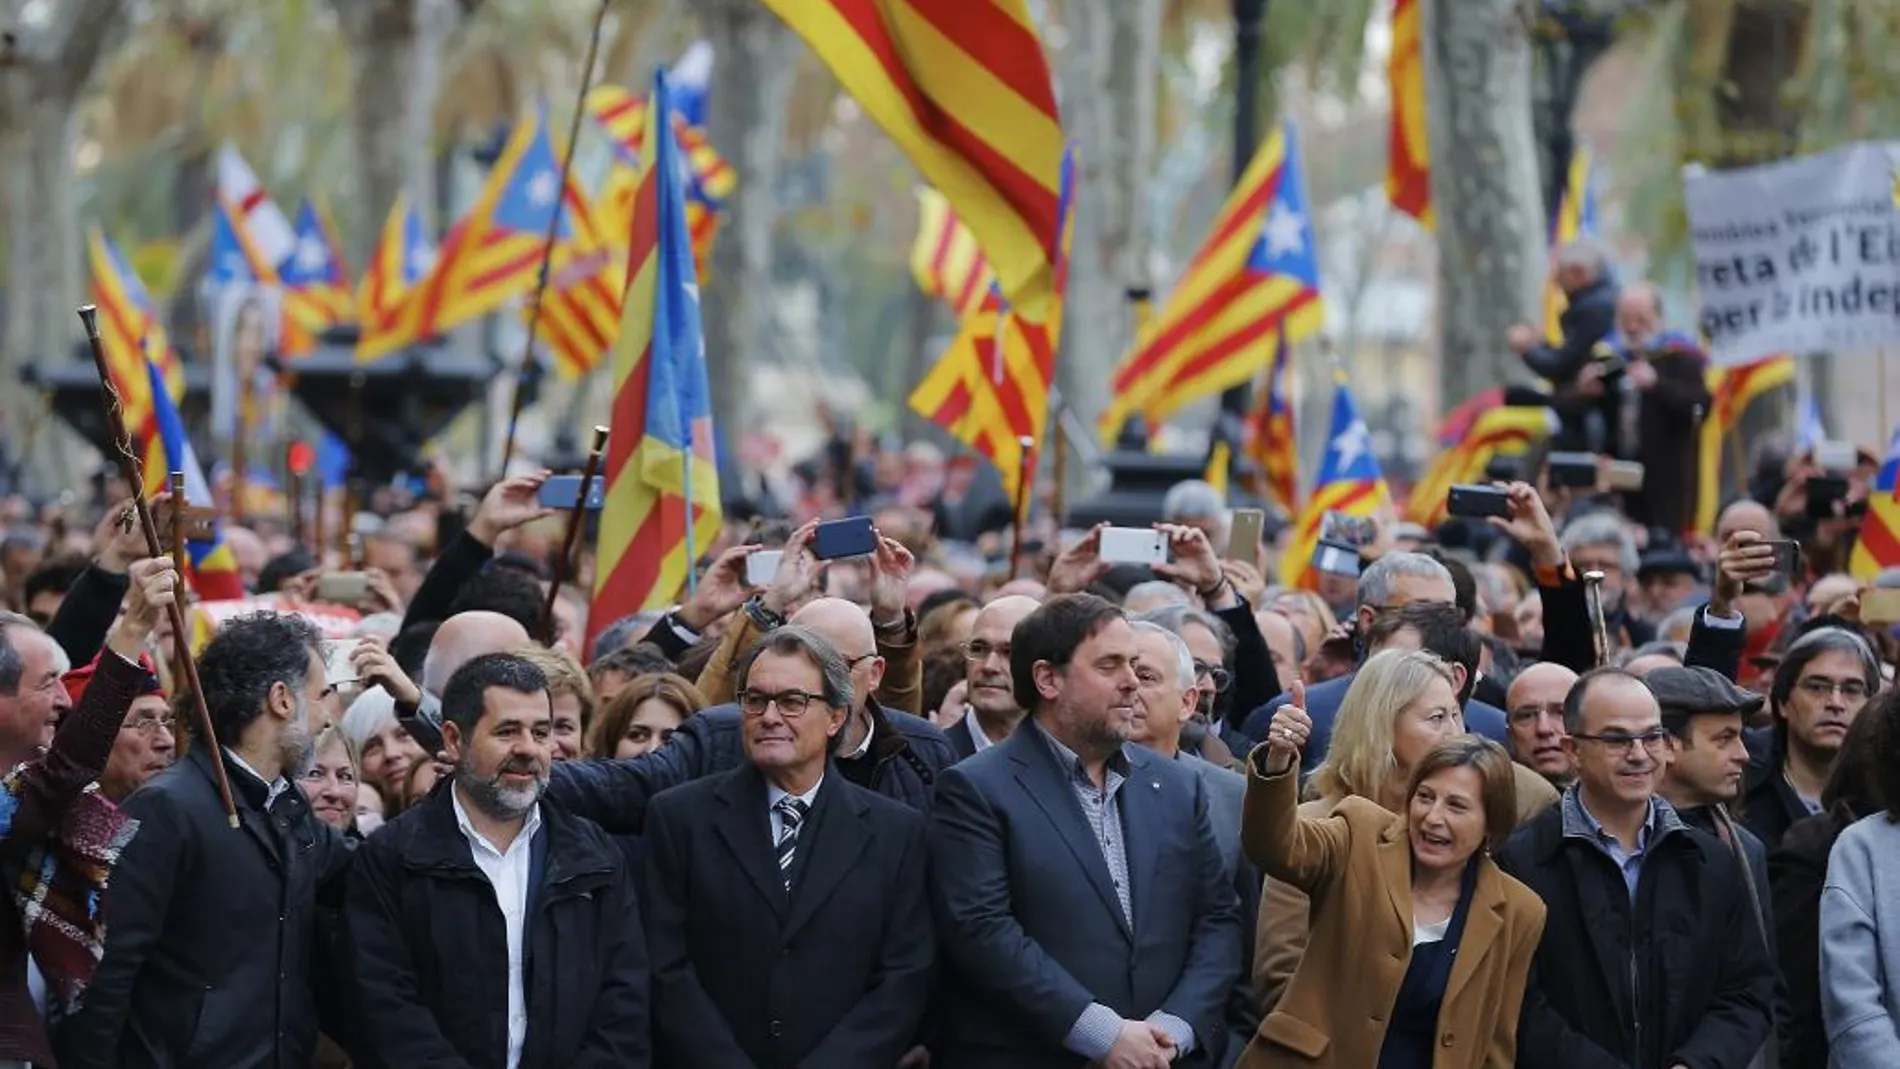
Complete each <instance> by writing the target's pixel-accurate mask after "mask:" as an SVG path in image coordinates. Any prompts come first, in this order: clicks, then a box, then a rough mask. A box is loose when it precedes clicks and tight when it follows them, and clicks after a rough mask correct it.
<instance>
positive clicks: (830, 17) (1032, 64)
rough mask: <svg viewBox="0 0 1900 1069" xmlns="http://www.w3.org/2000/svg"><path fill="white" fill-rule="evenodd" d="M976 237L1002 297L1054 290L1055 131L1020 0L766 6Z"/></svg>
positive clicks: (1031, 296)
mask: <svg viewBox="0 0 1900 1069" xmlns="http://www.w3.org/2000/svg"><path fill="white" fill-rule="evenodd" d="M762 2H763V3H764V4H765V6H766V7H768V8H771V9H772V10H773V11H775V12H777V13H778V15H779V17H780V18H782V19H784V20H785V22H786V24H787V25H789V26H790V27H791V28H792V29H793V30H794V31H796V32H797V33H798V35H799V36H800V37H803V38H804V39H805V43H806V44H808V45H810V46H811V49H812V51H813V52H816V53H817V54H818V57H819V58H820V59H822V60H824V61H825V65H826V66H828V67H830V68H831V72H832V73H833V74H834V75H836V76H837V78H838V81H839V83H840V84H842V85H843V86H844V88H845V91H846V92H848V93H850V94H851V95H852V96H853V97H854V98H856V99H857V101H858V103H859V104H861V105H862V106H863V107H864V110H865V111H866V112H868V113H869V114H870V116H871V117H872V118H873V119H875V120H877V123H878V125H879V126H882V127H883V128H884V132H885V133H886V134H887V135H889V137H890V138H891V140H892V141H895V142H896V143H897V146H898V147H899V148H901V149H903V150H904V154H905V155H907V156H909V157H910V160H911V162H912V163H913V164H915V165H916V166H917V169H918V170H919V171H920V172H922V174H923V177H924V181H926V182H928V183H929V184H930V185H931V186H932V187H934V188H935V189H937V190H938V191H939V192H941V193H942V194H943V195H944V196H945V197H946V198H948V199H949V201H950V204H951V205H952V206H953V207H954V208H955V209H956V211H957V214H958V215H960V216H962V218H963V221H964V223H966V224H967V225H968V226H969V228H970V231H971V232H972V233H974V234H975V235H976V237H977V241H978V242H979V243H980V244H981V245H982V247H983V251H984V253H985V254H986V255H987V256H988V257H989V260H990V267H991V268H992V269H993V270H995V272H996V278H997V282H998V284H999V286H1000V288H1001V289H1002V291H1003V296H1004V297H1006V298H1008V299H1009V301H1010V302H1011V303H1012V304H1013V305H1015V306H1016V307H1017V308H1018V309H1021V310H1022V311H1023V313H1024V314H1026V315H1030V316H1032V317H1034V318H1037V319H1041V318H1042V317H1043V315H1044V313H1043V312H1042V311H1041V309H1040V305H1041V303H1042V302H1043V301H1045V300H1047V299H1049V297H1050V296H1051V294H1052V293H1053V292H1054V290H1055V263H1056V259H1057V255H1058V254H1057V246H1058V241H1059V239H1058V234H1059V232H1060V230H1061V226H1060V223H1059V222H1058V218H1057V217H1058V213H1059V211H1060V207H1061V199H1062V155H1063V151H1064V139H1063V135H1062V123H1061V120H1060V119H1059V118H1058V117H1057V112H1056V96H1055V88H1054V85H1053V84H1052V82H1051V79H1050V76H1049V62H1048V59H1047V58H1046V57H1045V56H1044V55H1043V51H1042V42H1041V40H1039V39H1038V38H1037V36H1036V27H1035V22H1034V21H1033V20H1032V19H1031V18H1030V16H1029V5H1028V0H762Z"/></svg>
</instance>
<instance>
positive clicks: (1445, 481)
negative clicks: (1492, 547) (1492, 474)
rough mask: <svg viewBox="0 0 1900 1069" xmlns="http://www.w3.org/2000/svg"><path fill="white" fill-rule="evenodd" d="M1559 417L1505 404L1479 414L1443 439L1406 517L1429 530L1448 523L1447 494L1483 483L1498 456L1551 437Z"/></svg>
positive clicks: (1414, 492)
mask: <svg viewBox="0 0 1900 1069" xmlns="http://www.w3.org/2000/svg"><path fill="white" fill-rule="evenodd" d="M1555 418H1556V416H1555V414H1554V413H1553V412H1551V410H1550V409H1548V408H1539V407H1535V406H1531V405H1502V406H1499V407H1497V408H1488V409H1486V410H1484V411H1483V412H1480V413H1479V414H1478V417H1477V418H1476V419H1475V420H1472V421H1471V423H1470V425H1469V427H1468V428H1467V429H1466V431H1465V433H1464V435H1463V437H1462V438H1461V439H1459V440H1458V441H1456V442H1454V443H1450V444H1446V443H1444V442H1443V441H1442V440H1441V442H1440V447H1441V448H1440V450H1439V453H1438V456H1437V457H1436V458H1434V459H1433V460H1432V463H1431V466H1430V467H1428V468H1426V469H1425V474H1424V475H1422V476H1420V477H1419V480H1418V483H1417V485H1415V486H1413V487H1412V496H1411V497H1410V498H1407V499H1406V504H1405V518H1406V519H1407V520H1410V521H1411V522H1413V523H1416V524H1420V525H1422V526H1423V527H1425V528H1426V529H1427V530H1430V529H1432V528H1435V527H1437V526H1438V525H1439V524H1441V523H1444V522H1445V497H1446V495H1447V494H1449V493H1450V492H1451V488H1452V487H1453V486H1455V485H1457V484H1459V483H1481V482H1484V481H1485V480H1484V469H1485V468H1487V467H1489V466H1490V464H1491V461H1492V458H1494V457H1500V456H1517V455H1519V454H1522V453H1524V452H1526V451H1528V450H1529V449H1530V448H1531V447H1532V446H1534V445H1536V444H1537V443H1538V442H1540V441H1542V440H1543V439H1544V438H1546V437H1548V436H1549V435H1550V432H1551V424H1552V422H1553V421H1554V420H1555Z"/></svg>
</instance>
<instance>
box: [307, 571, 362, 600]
mask: <svg viewBox="0 0 1900 1069" xmlns="http://www.w3.org/2000/svg"><path fill="white" fill-rule="evenodd" d="M368 593H369V576H368V574H366V573H364V572H325V573H324V574H323V575H322V576H321V577H319V578H318V579H317V591H316V594H315V596H314V597H313V598H312V600H314V601H323V602H328V603H329V604H331V605H357V604H359V603H361V602H362V600H363V596H364V595H366V594H368Z"/></svg>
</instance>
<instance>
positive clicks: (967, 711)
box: [963, 704, 996, 753]
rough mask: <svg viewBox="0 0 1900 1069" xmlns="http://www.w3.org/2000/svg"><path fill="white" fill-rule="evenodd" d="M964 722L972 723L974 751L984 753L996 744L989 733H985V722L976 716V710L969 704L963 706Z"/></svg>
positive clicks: (971, 732) (971, 737) (971, 733)
mask: <svg viewBox="0 0 1900 1069" xmlns="http://www.w3.org/2000/svg"><path fill="white" fill-rule="evenodd" d="M963 722H964V723H965V724H968V725H970V742H971V743H972V744H973V745H974V746H975V750H974V752H976V753H982V752H983V751H984V750H987V749H989V748H990V747H992V746H994V745H996V743H994V742H992V741H991V740H990V737H989V736H988V735H985V734H983V723H982V721H980V720H978V719H977V718H976V710H975V709H972V708H970V706H969V705H968V704H965V705H964V707H963Z"/></svg>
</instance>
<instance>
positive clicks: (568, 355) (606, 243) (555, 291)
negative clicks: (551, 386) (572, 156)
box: [521, 182, 627, 381]
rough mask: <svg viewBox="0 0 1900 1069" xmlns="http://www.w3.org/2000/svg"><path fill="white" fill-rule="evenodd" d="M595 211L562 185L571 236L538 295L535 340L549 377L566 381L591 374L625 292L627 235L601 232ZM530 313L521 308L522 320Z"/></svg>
mask: <svg viewBox="0 0 1900 1069" xmlns="http://www.w3.org/2000/svg"><path fill="white" fill-rule="evenodd" d="M601 214H602V213H601V212H599V211H598V210H597V209H596V206H595V205H594V204H592V203H591V202H589V200H588V199H587V195H586V194H585V193H582V192H581V190H580V188H579V187H578V186H576V185H575V184H574V183H573V182H569V183H568V186H567V218H568V222H569V225H570V226H571V228H572V232H571V235H570V237H569V238H567V239H566V240H565V241H563V242H562V243H561V244H560V246H558V247H557V248H556V249H555V254H554V257H555V258H554V264H555V266H554V267H552V268H551V269H550V271H549V274H548V288H547V292H546V293H544V294H543V295H542V297H541V320H540V323H539V325H538V327H537V331H538V334H539V336H540V339H541V341H542V342H543V343H544V344H546V345H547V348H548V352H549V353H550V354H551V355H552V356H553V358H554V370H555V373H556V374H558V375H560V377H561V378H563V379H566V380H569V381H572V380H574V379H578V378H581V377H582V376H584V375H586V374H587V373H588V372H590V371H592V370H594V367H595V365H597V364H599V363H600V358H601V357H602V356H603V355H604V354H605V353H606V352H607V350H609V349H611V348H612V347H613V343H614V338H616V337H617V336H618V335H619V333H620V313H621V298H622V297H623V296H624V295H625V293H626V289H627V248H626V240H627V236H626V235H627V232H626V231H622V232H621V233H620V234H619V235H618V237H617V239H616V235H614V234H613V233H610V232H609V231H608V230H606V229H605V226H604V221H603V220H602V219H601ZM532 314H533V309H532V308H531V307H530V306H528V305H527V304H524V305H523V306H522V309H521V318H522V320H523V322H526V321H527V319H528V318H529V316H531V315H532Z"/></svg>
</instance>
